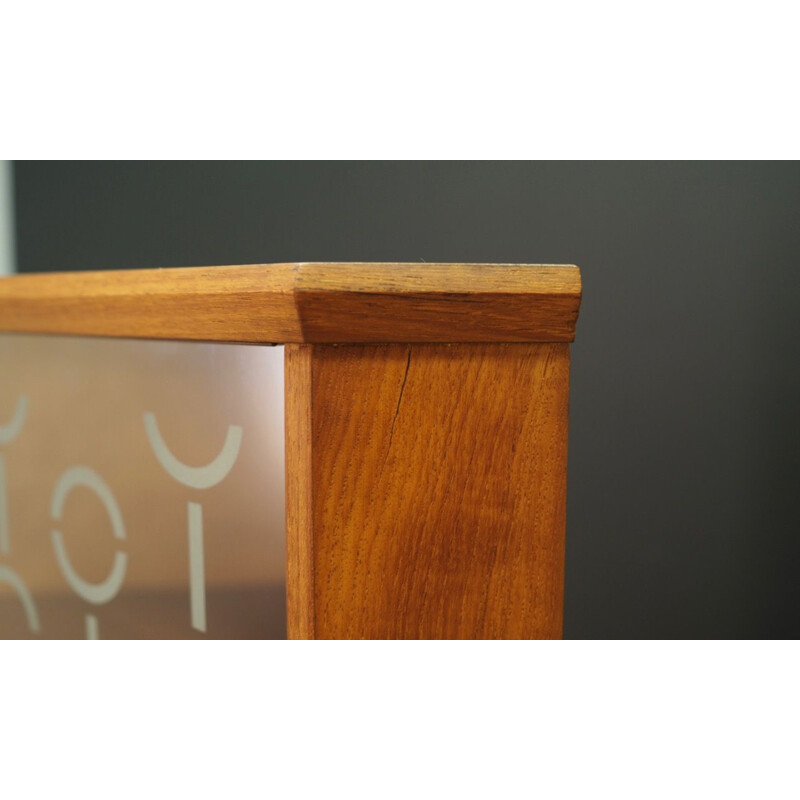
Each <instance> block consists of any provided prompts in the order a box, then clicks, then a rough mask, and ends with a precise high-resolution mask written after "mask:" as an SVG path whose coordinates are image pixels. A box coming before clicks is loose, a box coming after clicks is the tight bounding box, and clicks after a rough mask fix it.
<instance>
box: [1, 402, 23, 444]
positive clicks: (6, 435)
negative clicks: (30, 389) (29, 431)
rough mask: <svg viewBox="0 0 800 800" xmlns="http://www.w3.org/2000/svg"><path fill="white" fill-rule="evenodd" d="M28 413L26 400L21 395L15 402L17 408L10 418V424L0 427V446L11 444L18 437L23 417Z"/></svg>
mask: <svg viewBox="0 0 800 800" xmlns="http://www.w3.org/2000/svg"><path fill="white" fill-rule="evenodd" d="M27 412H28V398H27V397H26V396H25V395H24V394H21V395H20V396H19V399H18V400H17V407H16V408H15V409H14V414H13V415H12V417H11V422H6V424H5V425H0V444H11V442H13V441H14V439H16V438H17V436H19V432H20V431H21V430H22V426H23V425H24V424H25V415H26V414H27Z"/></svg>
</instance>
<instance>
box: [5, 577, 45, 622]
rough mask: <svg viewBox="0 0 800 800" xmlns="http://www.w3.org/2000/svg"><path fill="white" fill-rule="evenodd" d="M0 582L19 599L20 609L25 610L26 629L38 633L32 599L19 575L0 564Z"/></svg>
mask: <svg viewBox="0 0 800 800" xmlns="http://www.w3.org/2000/svg"><path fill="white" fill-rule="evenodd" d="M0 582H3V583H8V584H10V585H11V588H12V589H13V590H14V591H15V592H16V593H17V597H19V599H20V602H21V603H22V607H23V608H24V609H25V616H26V617H27V620H28V628H30V630H32V631H33V632H34V633H39V615H38V614H37V613H36V606H35V605H34V604H33V597H31V593H30V592H29V591H28V587H27V586H25V584H24V583H23V582H22V579H21V578H20V577H19V575H17V573H16V572H14V570H13V569H11V568H10V567H6V566H5V565H3V564H0Z"/></svg>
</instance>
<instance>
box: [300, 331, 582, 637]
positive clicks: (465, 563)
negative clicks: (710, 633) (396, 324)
mask: <svg viewBox="0 0 800 800" xmlns="http://www.w3.org/2000/svg"><path fill="white" fill-rule="evenodd" d="M287 355H288V354H287ZM286 379H287V397H288V396H289V395H292V394H297V395H298V396H300V397H304V398H310V400H309V402H310V414H309V409H308V407H307V406H304V407H303V408H301V409H299V410H298V409H297V407H296V406H291V407H290V411H289V412H288V413H289V414H297V415H303V416H304V419H308V420H310V422H307V421H303V420H297V419H296V420H292V419H290V418H289V417H288V416H287V428H289V427H293V428H294V429H295V430H297V429H298V428H302V427H303V426H306V425H308V426H309V427H310V431H308V434H309V436H310V448H309V441H308V438H306V437H305V435H304V437H294V438H291V439H290V438H287V457H289V452H290V448H294V449H295V451H296V452H295V454H294V455H293V456H291V457H292V459H293V469H294V470H299V471H302V472H303V477H301V478H299V480H300V481H302V482H303V483H304V488H303V490H302V491H303V492H304V497H305V504H306V505H305V507H306V509H307V510H308V513H309V514H310V517H307V518H304V519H302V520H300V521H298V520H297V518H296V517H292V516H291V515H290V519H291V520H292V522H291V523H290V524H289V525H288V526H287V536H288V538H289V542H290V552H292V548H295V550H296V549H297V548H298V542H302V543H304V544H302V547H304V548H305V550H304V552H305V553H306V555H307V557H306V558H303V559H294V560H292V562H291V563H290V567H289V573H288V581H289V583H290V584H297V585H299V586H301V587H302V590H301V591H300V592H298V593H297V594H295V598H299V597H300V595H302V596H303V597H304V598H305V599H304V600H302V601H300V600H298V602H311V603H313V609H312V610H309V609H303V610H302V613H301V611H300V610H298V609H295V611H294V612H292V610H291V609H290V612H289V636H290V637H293V638H557V637H560V636H561V631H562V608H563V568H564V528H565V491H566V445H567V399H568V391H569V346H568V345H565V344H540V345H525V344H484V345H460V344H459V345H433V344H431V345H425V344H422V345H384V346H360V347H359V346H344V347H335V346H310V347H306V348H300V349H299V351H298V352H297V353H293V354H292V355H290V356H289V358H287V369H286ZM306 415H308V416H307V417H306ZM309 495H310V496H309ZM292 502H294V501H293V500H291V499H290V500H289V503H290V505H291V503H292Z"/></svg>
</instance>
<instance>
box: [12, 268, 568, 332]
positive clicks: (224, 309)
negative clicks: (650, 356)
mask: <svg viewBox="0 0 800 800" xmlns="http://www.w3.org/2000/svg"><path fill="white" fill-rule="evenodd" d="M580 296H581V281H580V272H579V270H578V269H577V267H572V266H546V265H544V266H542V265H530V264H527V265H526V264H522V265H514V264H320V263H308V264H305V263H303V264H262V265H250V266H232V267H198V268H178V269H160V270H158V269H156V270H153V269H150V270H126V271H108V272H77V273H46V274H40V275H34V274H26V275H16V276H13V277H10V278H3V279H0V331H5V332H24V333H49V334H67V335H83V336H111V337H128V338H131V337H132V338H146V339H186V340H192V341H217V342H249V343H260V344H269V343H354V342H363V343H371V342H374V343H384V342H481V341H484V342H569V341H572V340H573V338H574V335H575V323H576V319H577V315H578V308H579V305H580Z"/></svg>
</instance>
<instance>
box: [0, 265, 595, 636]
mask: <svg viewBox="0 0 800 800" xmlns="http://www.w3.org/2000/svg"><path fill="white" fill-rule="evenodd" d="M580 298H581V284H580V273H579V271H578V269H577V268H576V267H572V266H541V265H510V264H275V265H253V266H241V267H211V268H190V269H164V270H137V271H126V272H84V273H50V274H42V275H20V276H15V277H12V278H5V279H2V280H0V331H4V332H28V333H48V334H61V335H67V334H69V335H85V336H108V337H134V338H151V339H152V338H155V339H183V340H194V341H215V342H248V343H259V344H285V345H286V350H285V375H286V389H285V391H286V405H285V408H286V410H285V414H286V475H287V482H286V506H287V525H286V527H287V530H286V538H287V615H288V620H287V622H288V632H289V637H290V638H297V639H314V638H559V637H560V636H561V633H562V619H563V588H564V536H565V505H566V464H567V424H568V411H567V410H568V399H569V343H570V342H571V341H572V340H573V338H574V334H575V323H576V320H577V316H578V309H579V306H580Z"/></svg>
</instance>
